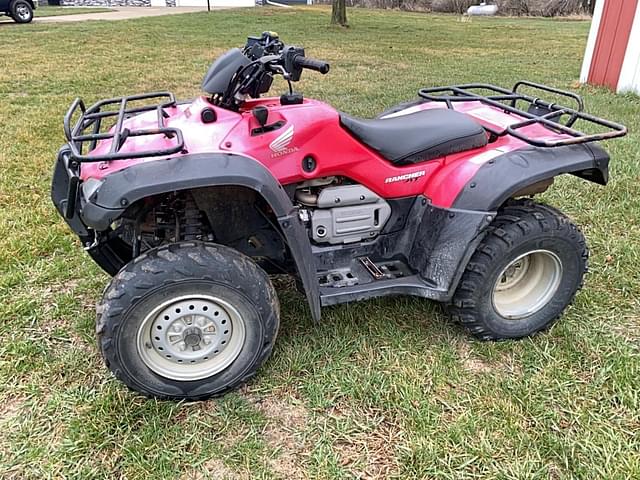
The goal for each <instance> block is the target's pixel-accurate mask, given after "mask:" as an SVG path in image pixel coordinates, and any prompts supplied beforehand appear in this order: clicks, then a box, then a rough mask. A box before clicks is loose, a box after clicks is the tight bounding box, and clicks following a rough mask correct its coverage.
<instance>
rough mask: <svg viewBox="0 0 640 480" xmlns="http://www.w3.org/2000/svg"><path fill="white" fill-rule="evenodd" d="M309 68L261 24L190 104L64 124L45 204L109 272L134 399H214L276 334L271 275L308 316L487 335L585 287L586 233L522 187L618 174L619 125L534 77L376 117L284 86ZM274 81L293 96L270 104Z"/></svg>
mask: <svg viewBox="0 0 640 480" xmlns="http://www.w3.org/2000/svg"><path fill="white" fill-rule="evenodd" d="M303 69H309V70H315V71H317V72H320V73H323V74H326V73H327V72H328V71H329V65H328V64H327V63H325V62H322V61H318V60H313V59H310V58H307V57H305V52H304V50H303V49H302V48H300V47H294V46H289V45H285V44H284V43H282V42H281V41H280V39H279V38H278V36H277V35H276V34H273V33H265V34H263V35H262V36H261V37H259V38H251V37H250V38H249V39H248V42H247V44H246V46H245V47H244V49H233V50H230V51H228V52H227V53H225V54H224V55H222V56H221V57H220V58H218V59H217V60H216V61H215V62H214V63H213V65H212V66H211V67H210V69H209V71H208V72H207V74H206V76H205V78H204V81H203V83H202V88H203V90H204V92H205V93H206V95H204V96H202V97H199V98H196V99H195V100H193V101H187V102H179V101H176V99H175V98H174V96H173V95H172V94H171V93H167V92H162V93H150V94H142V95H133V96H128V97H121V98H113V99H109V100H102V101H100V102H98V103H96V104H95V105H92V106H90V107H88V108H86V107H85V105H84V103H83V102H82V101H81V100H80V99H77V100H76V101H75V102H74V103H73V105H72V106H71V108H70V109H69V111H68V113H67V114H66V116H65V119H64V130H65V134H66V137H67V141H68V143H67V144H66V145H65V146H64V147H62V149H61V150H60V152H59V155H58V160H57V163H56V167H55V172H54V177H53V186H52V198H53V202H54V203H55V206H56V208H57V209H58V211H59V212H60V214H61V215H62V216H63V217H64V218H65V220H66V222H67V223H68V224H69V226H70V227H71V229H72V230H73V231H74V232H75V233H76V234H77V235H78V236H79V238H80V240H81V241H82V244H83V245H84V247H85V249H86V250H87V252H88V253H89V255H91V257H92V258H93V259H94V260H95V262H96V263H98V265H100V267H102V268H103V269H104V270H105V271H106V272H108V273H109V274H111V275H114V277H113V279H112V281H111V283H110V284H109V286H108V287H107V289H106V290H105V292H104V296H103V298H102V300H101V301H100V303H99V304H98V307H97V314H98V315H97V334H98V340H99V344H100V348H101V349H102V353H103V355H104V357H105V360H106V363H107V365H108V366H109V368H110V369H111V370H112V371H113V373H114V374H115V376H116V377H117V378H119V379H120V380H122V381H123V382H125V383H126V384H127V385H128V386H129V387H131V388H132V389H134V390H136V391H138V392H141V393H143V394H145V395H150V396H155V397H159V398H175V399H180V398H187V399H204V398H207V397H210V396H212V395H221V394H224V393H225V392H228V391H229V390H231V389H234V388H237V387H238V386H239V385H240V384H242V383H243V382H245V381H246V380H247V379H249V378H250V377H251V376H253V375H254V374H255V372H256V370H257V369H258V368H259V367H260V365H261V364H262V363H263V362H264V361H265V360H266V359H267V357H268V356H269V354H270V353H271V350H272V347H273V342H274V341H275V338H276V334H277V331H278V323H279V315H280V311H279V306H278V299H277V296H276V292H275V290H274V288H273V285H272V283H271V280H270V279H269V275H270V274H283V273H284V274H290V275H292V276H294V277H295V278H296V281H297V284H298V285H299V287H300V289H302V290H303V291H304V292H305V294H306V298H307V301H308V303H309V308H310V311H311V316H312V317H313V319H314V320H316V321H317V320H320V311H321V307H322V306H328V305H336V304H340V303H346V302H354V301H357V300H365V299H369V298H373V297H381V296H384V295H415V296H418V297H424V298H427V299H431V300H437V301H440V302H445V303H446V304H447V305H448V308H449V310H450V312H451V315H452V316H453V318H455V319H456V320H458V321H459V322H461V323H462V324H463V325H464V326H466V327H467V328H468V329H469V330H470V331H471V333H472V334H473V335H475V336H477V337H479V338H481V339H486V340H498V339H507V338H520V337H523V336H527V335H531V334H533V333H535V332H538V331H540V330H543V329H545V328H547V327H549V326H550V325H551V324H552V323H553V322H554V321H555V320H556V319H557V318H558V317H559V316H560V315H561V314H562V312H563V310H564V309H565V308H566V307H567V305H569V304H570V303H571V301H572V299H573V298H574V295H575V294H576V291H577V290H578V289H579V288H580V286H581V285H582V278H583V276H584V274H585V271H586V269H587V256H588V250H587V246H586V244H585V240H584V237H583V235H582V234H581V233H580V231H579V230H578V228H577V227H576V226H575V225H574V224H573V223H572V222H571V221H570V220H569V219H568V218H567V217H566V216H565V215H563V214H562V213H561V212H560V211H558V210H557V209H555V208H552V207H549V206H547V205H543V204H540V203H537V202H535V201H533V200H531V199H528V198H527V199H523V197H532V196H533V195H535V194H538V193H540V192H543V191H545V190H546V189H547V188H548V187H549V186H550V185H551V184H552V182H553V179H554V177H556V176H557V175H560V174H564V173H571V174H573V175H575V176H578V177H580V178H583V179H585V180H589V181H591V182H595V183H598V184H601V185H604V184H606V183H607V180H608V162H609V157H608V155H607V153H606V152H605V151H604V150H603V149H602V147H600V146H599V145H598V144H597V143H595V141H597V140H603V139H607V138H613V137H620V136H622V135H624V134H625V133H626V130H625V127H623V126H622V125H618V124H616V123H613V122H610V121H607V120H603V119H601V118H597V117H594V116H592V115H589V114H587V113H584V112H583V103H582V99H581V98H580V97H579V96H577V95H574V94H572V93H568V92H564V91H560V90H556V89H554V88H550V87H547V86H544V85H538V84H533V83H530V82H519V83H517V84H516V85H515V86H514V88H512V89H505V88H501V87H496V86H493V85H487V84H472V85H456V86H446V87H437V88H424V89H422V90H420V91H419V93H418V98H417V99H416V100H414V101H411V102H409V103H405V104H402V105H398V106H396V107H394V108H392V109H390V110H388V111H386V112H384V113H382V114H381V115H380V116H379V117H378V118H376V119H372V120H364V119H360V118H355V117H352V116H350V115H347V114H346V113H341V112H338V111H336V110H334V109H333V108H331V107H330V106H329V105H327V104H325V103H322V102H320V101H317V100H312V99H308V98H304V97H303V96H302V95H301V94H299V93H294V92H293V90H292V88H291V84H292V82H296V81H298V80H300V76H301V74H302V71H303ZM276 75H281V76H282V77H283V78H284V79H285V80H286V81H287V82H288V85H289V90H288V92H287V93H285V94H283V95H282V96H280V97H274V98H260V96H261V95H262V94H265V93H267V92H268V91H269V89H270V87H271V84H272V81H273V79H274V77H275V76H276ZM527 91H528V92H529V93H532V92H537V93H538V94H544V95H546V96H547V97H549V96H550V95H553V96H554V98H555V97H557V98H564V99H565V100H566V102H564V103H567V102H571V106H565V105H563V104H562V103H558V102H556V103H552V102H551V101H549V100H548V99H547V100H543V99H542V98H539V96H532V95H530V94H527V93H526V92H527ZM579 122H581V123H583V124H584V125H585V127H586V130H588V131H589V132H591V133H588V134H585V133H581V131H579V130H578V129H577V128H580V127H578V123H579ZM580 129H581V130H582V128H580ZM594 132H595V133H594Z"/></svg>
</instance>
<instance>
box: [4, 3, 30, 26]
mask: <svg viewBox="0 0 640 480" xmlns="http://www.w3.org/2000/svg"><path fill="white" fill-rule="evenodd" d="M35 9H36V4H35V3H34V2H33V0H0V15H2V14H4V15H7V16H8V17H11V18H12V19H13V20H14V21H16V22H17V23H29V22H30V21H31V20H33V11H34V10H35Z"/></svg>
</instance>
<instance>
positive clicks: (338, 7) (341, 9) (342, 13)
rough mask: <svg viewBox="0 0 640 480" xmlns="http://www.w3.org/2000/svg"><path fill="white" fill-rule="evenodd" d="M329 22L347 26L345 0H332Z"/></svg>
mask: <svg viewBox="0 0 640 480" xmlns="http://www.w3.org/2000/svg"><path fill="white" fill-rule="evenodd" d="M331 24H332V25H341V26H343V27H346V26H347V4H346V0H333V8H332V9H331Z"/></svg>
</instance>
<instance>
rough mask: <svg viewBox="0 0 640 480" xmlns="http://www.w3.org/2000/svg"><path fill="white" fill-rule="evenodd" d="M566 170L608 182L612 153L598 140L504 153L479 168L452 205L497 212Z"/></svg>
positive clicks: (579, 175) (602, 183)
mask: <svg viewBox="0 0 640 480" xmlns="http://www.w3.org/2000/svg"><path fill="white" fill-rule="evenodd" d="M564 173H571V174H573V175H576V176H578V177H580V178H583V179H585V180H589V181H591V182H594V183H598V184H600V185H606V184H607V182H608V180H609V155H608V154H607V152H605V151H604V150H603V149H602V147H600V146H599V145H598V144H595V143H590V144H579V145H568V146H563V147H555V148H542V147H530V148H524V149H521V150H515V151H512V152H509V153H505V154H504V155H500V156H498V157H496V158H494V159H492V160H490V161H489V162H487V163H485V164H484V165H483V166H482V167H480V169H479V170H478V171H477V172H476V174H475V175H474V176H473V177H472V178H471V179H470V180H469V181H468V182H467V183H466V185H465V186H464V188H463V189H462V190H461V191H460V193H459V194H458V196H457V198H456V200H455V201H454V203H453V208H458V209H465V210H482V211H494V210H497V209H498V208H499V207H500V206H501V205H502V204H503V203H504V202H505V201H506V200H508V199H509V198H511V197H514V196H518V195H524V194H526V193H527V191H530V189H529V188H528V187H531V186H536V185H543V186H544V185H545V183H546V181H550V180H551V179H553V178H554V177H556V176H558V175H562V174H564ZM534 190H535V188H534ZM523 192H524V193H523Z"/></svg>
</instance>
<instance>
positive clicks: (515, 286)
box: [449, 200, 589, 340]
mask: <svg viewBox="0 0 640 480" xmlns="http://www.w3.org/2000/svg"><path fill="white" fill-rule="evenodd" d="M588 257H589V251H588V249H587V246H586V242H585V239H584V236H583V235H582V233H581V232H580V230H578V228H577V227H576V226H575V225H574V224H573V223H572V222H571V221H570V220H569V219H568V218H567V217H566V216H565V215H563V214H562V213H561V212H560V211H558V210H556V209H554V208H551V207H549V206H546V205H542V204H539V203H536V202H533V201H531V200H516V201H510V202H509V203H508V204H507V205H506V206H505V207H503V208H502V209H501V210H500V211H499V212H498V215H497V216H496V218H495V220H494V221H493V223H492V224H491V227H490V231H489V233H488V234H487V235H486V237H485V238H484V239H483V241H482V242H481V244H480V245H479V246H478V248H477V250H476V252H475V253H474V255H473V257H472V258H471V260H470V261H469V264H468V265H467V267H466V269H465V272H464V274H463V276H462V279H461V280H460V284H459V285H458V288H457V290H456V292H455V294H454V296H453V299H452V302H451V304H450V305H449V311H450V313H451V315H452V316H453V317H454V318H455V319H457V320H458V321H460V323H462V325H463V326H465V327H466V328H467V329H468V330H469V331H470V332H471V333H472V334H473V335H474V336H476V337H478V338H480V339H482V340H500V339H508V338H522V337H526V336H529V335H533V334H535V333H536V332H539V331H541V330H545V329H547V328H549V327H550V326H551V325H552V324H553V323H554V322H555V321H556V320H557V319H558V318H559V317H560V315H561V314H562V312H563V311H564V310H565V309H566V308H567V306H568V305H569V304H570V303H571V302H572V301H573V298H574V297H575V294H576V292H577V291H578V290H579V289H580V288H581V287H582V282H583V277H584V274H585V272H586V271H587V260H588Z"/></svg>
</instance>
